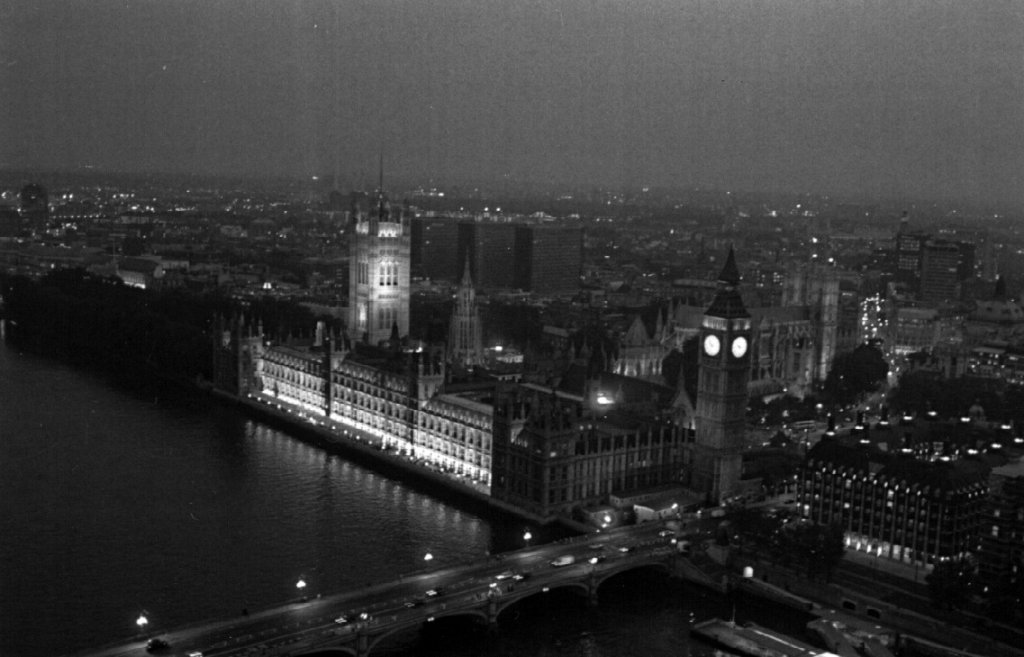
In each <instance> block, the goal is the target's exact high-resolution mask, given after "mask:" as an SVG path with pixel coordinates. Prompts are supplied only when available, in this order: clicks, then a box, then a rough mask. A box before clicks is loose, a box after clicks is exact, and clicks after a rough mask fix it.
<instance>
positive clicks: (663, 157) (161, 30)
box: [0, 0, 1024, 204]
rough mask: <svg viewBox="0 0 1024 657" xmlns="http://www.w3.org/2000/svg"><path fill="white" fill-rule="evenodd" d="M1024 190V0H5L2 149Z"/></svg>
mask: <svg viewBox="0 0 1024 657" xmlns="http://www.w3.org/2000/svg"><path fill="white" fill-rule="evenodd" d="M378 153H383V155H384V158H385V161H386V163H387V167H388V171H389V173H394V174H395V175H396V176H403V177H407V178H416V179H421V180H424V181H426V180H428V179H433V180H434V181H437V182H438V183H451V182H458V181H465V180H501V179H503V178H506V177H507V178H508V179H509V180H513V181H555V182H559V183H566V184H580V185H610V186H619V185H629V186H634V185H640V184H650V185H671V186H680V187H683V186H691V185H704V186H714V187H717V188H720V189H745V190H760V191H796V192H817V193H834V194H844V195H859V196H876V195H877V196H915V197H926V198H927V197H932V198H961V199H964V200H968V201H995V202H1000V203H1003V202H1009V203H1013V204H1021V203H1024V185H1022V184H1021V181H1022V179H1024V176H1022V174H1024V2H1021V1H1020V0H979V1H977V2H969V1H964V0H948V1H947V0H899V1H896V0H879V1H871V2H868V1H860V0H843V1H834V2H833V1H828V0H747V1H744V2H740V1H732V0H718V1H714V0H701V1H698V0H674V1H668V0H652V1H650V2H639V1H632V0H616V1H584V0H576V1H570V2H555V1H554V0H546V1H537V0H533V1H518V0H464V1H462V0H410V1H408V2H402V1H389V0H371V1H368V2H355V1H350V0H335V1H333V2H330V1H327V0H324V1H321V2H299V1H285V0H223V1H217V0H201V1H198V2H192V1H182V0H152V1H147V2H138V1H135V0H121V1H118V2H113V1H110V0H82V1H70V0H61V1H47V0H2V1H0V167H4V168H25V167H33V168H37V167H38V168H59V169H74V168H79V167H84V166H92V167H95V168H97V169H106V170H116V171H127V172H136V171H142V172H148V171H153V172H192V173H200V174H206V173H218V174H229V175H287V176H312V175H322V176H329V175H331V174H332V173H333V172H334V170H335V161H336V159H337V161H338V163H339V166H338V168H339V169H340V172H341V175H342V183H343V187H346V186H348V187H350V186H351V185H353V184H357V183H358V182H359V178H360V176H365V175H369V176H371V177H373V175H374V173H375V171H376V162H377V157H378Z"/></svg>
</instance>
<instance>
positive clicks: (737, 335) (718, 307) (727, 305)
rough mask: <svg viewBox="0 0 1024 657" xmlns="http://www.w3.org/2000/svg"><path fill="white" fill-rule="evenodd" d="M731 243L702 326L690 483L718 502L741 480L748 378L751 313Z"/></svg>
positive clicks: (733, 489) (731, 491)
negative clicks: (741, 292) (743, 294)
mask: <svg viewBox="0 0 1024 657" xmlns="http://www.w3.org/2000/svg"><path fill="white" fill-rule="evenodd" d="M739 283H740V273H739V269H738V268H737V267H736V256H735V254H734V253H733V250H732V247H729V255H728V257H727V258H726V261H725V266H724V267H723V268H722V273H721V274H719V276H718V291H717V292H716V293H715V298H714V300H713V301H712V302H711V305H710V306H708V309H707V310H706V311H705V312H704V318H703V319H702V321H701V328H700V368H699V378H698V382H697V412H696V425H697V426H696V430H697V431H696V440H695V444H694V458H693V466H694V467H693V479H692V485H693V487H694V488H695V489H696V490H698V491H701V492H703V493H705V494H706V495H707V496H708V499H709V500H710V501H711V502H714V503H718V502H721V500H723V499H724V498H726V497H728V496H729V495H730V494H732V493H733V492H734V491H735V489H736V487H737V485H738V483H739V480H740V474H741V468H742V453H743V437H744V429H745V426H746V414H747V398H748V393H747V384H748V383H749V381H750V349H749V344H750V313H748V312H747V309H746V308H745V307H744V305H743V299H742V297H741V296H740V293H739V290H738V289H737V288H738V286H739Z"/></svg>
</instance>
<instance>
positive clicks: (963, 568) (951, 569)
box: [925, 559, 974, 609]
mask: <svg viewBox="0 0 1024 657" xmlns="http://www.w3.org/2000/svg"><path fill="white" fill-rule="evenodd" d="M973 579H974V567H973V566H972V565H971V564H970V563H969V562H968V561H966V560H964V559H958V560H949V561H940V562H939V563H937V564H935V569H934V570H932V572H931V573H929V574H928V576H927V577H925V581H926V582H927V583H928V597H929V598H931V601H932V606H933V607H937V608H939V609H959V608H961V607H963V606H964V605H966V604H967V600H968V597H969V594H970V588H971V583H972V582H973Z"/></svg>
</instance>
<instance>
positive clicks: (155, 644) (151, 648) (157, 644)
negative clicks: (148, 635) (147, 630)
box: [146, 638, 171, 652]
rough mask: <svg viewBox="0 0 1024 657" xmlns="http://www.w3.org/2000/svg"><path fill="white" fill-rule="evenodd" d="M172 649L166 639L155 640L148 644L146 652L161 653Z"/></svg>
mask: <svg viewBox="0 0 1024 657" xmlns="http://www.w3.org/2000/svg"><path fill="white" fill-rule="evenodd" d="M170 647H171V644H169V643H167V641H165V640H164V639H160V638H154V639H150V640H149V641H148V642H146V652H161V651H163V650H167V649H168V648H170Z"/></svg>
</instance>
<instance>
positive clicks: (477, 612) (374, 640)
mask: <svg viewBox="0 0 1024 657" xmlns="http://www.w3.org/2000/svg"><path fill="white" fill-rule="evenodd" d="M456 616H468V617H470V618H476V619H479V620H481V621H482V622H483V624H484V625H486V624H487V611H486V610H485V609H466V608H462V609H450V610H442V611H440V612H437V613H432V614H430V616H429V618H433V619H434V620H435V621H436V620H437V619H439V618H454V617H456ZM428 622H431V621H430V620H428V619H427V618H423V619H417V620H416V621H415V622H409V623H402V624H401V625H395V626H392V627H390V628H389V629H388V630H386V631H384V632H381V633H380V634H374V635H370V636H367V643H366V654H368V655H369V654H372V653H373V649H374V648H375V647H377V644H379V643H380V642H381V641H383V640H384V639H386V638H388V637H390V636H394V635H395V634H400V633H401V632H405V631H408V630H410V629H414V628H417V627H421V626H422V625H424V624H425V623H428ZM353 654H355V653H353Z"/></svg>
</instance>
